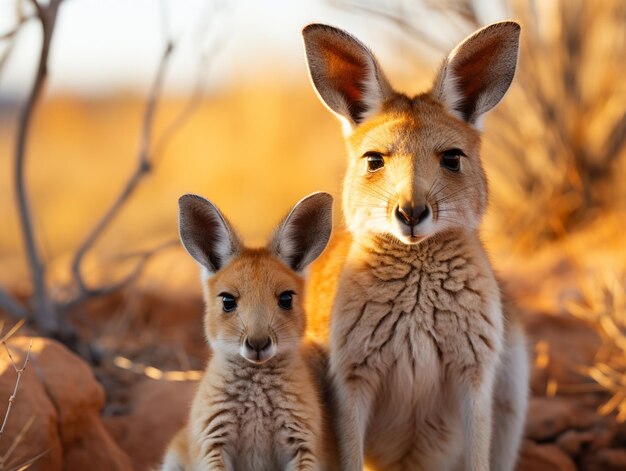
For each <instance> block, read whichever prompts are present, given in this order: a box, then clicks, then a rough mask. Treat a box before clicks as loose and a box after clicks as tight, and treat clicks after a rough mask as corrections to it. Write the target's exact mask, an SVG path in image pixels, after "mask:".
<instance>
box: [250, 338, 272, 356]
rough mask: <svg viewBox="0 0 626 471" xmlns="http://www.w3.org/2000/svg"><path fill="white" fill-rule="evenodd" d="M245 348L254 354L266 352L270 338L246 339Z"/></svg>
mask: <svg viewBox="0 0 626 471" xmlns="http://www.w3.org/2000/svg"><path fill="white" fill-rule="evenodd" d="M245 343H246V347H247V348H249V349H250V350H254V351H255V352H261V351H263V350H267V349H268V348H269V347H270V345H272V339H271V338H270V337H265V338H264V337H259V338H250V337H246V341H245Z"/></svg>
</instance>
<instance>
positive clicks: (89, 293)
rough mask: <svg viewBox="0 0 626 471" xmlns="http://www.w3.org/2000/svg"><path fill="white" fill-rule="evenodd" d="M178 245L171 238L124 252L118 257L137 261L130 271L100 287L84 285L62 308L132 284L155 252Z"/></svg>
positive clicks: (73, 305) (71, 306)
mask: <svg viewBox="0 0 626 471" xmlns="http://www.w3.org/2000/svg"><path fill="white" fill-rule="evenodd" d="M177 245H178V239H172V240H168V241H167V242H164V243H162V244H159V245H157V246H156V247H154V248H152V249H150V250H145V251H141V252H134V253H130V254H124V255H123V256H121V257H119V258H138V261H137V262H136V264H135V266H134V267H133V269H132V270H131V272H130V273H129V274H128V275H126V276H125V277H124V278H122V279H121V280H119V281H116V282H115V283H112V284H110V285H106V286H101V287H97V288H88V287H86V288H85V289H84V290H83V291H81V292H79V293H78V294H77V295H76V296H75V297H74V298H72V299H70V300H69V301H67V302H65V303H64V304H61V305H60V306H61V308H62V309H63V310H67V309H71V308H73V307H75V306H77V305H79V304H81V303H82V302H84V301H85V300H87V299H88V298H95V297H100V296H106V295H108V294H111V293H115V292H116V291H118V290H120V289H122V288H124V287H126V286H129V285H131V284H133V283H134V282H135V281H137V279H138V278H139V277H140V276H141V274H142V273H143V270H144V268H145V266H146V264H147V263H148V262H149V261H150V260H151V259H152V258H153V257H154V256H155V255H157V254H159V253H161V252H162V251H163V250H165V249H168V248H171V247H174V246H177Z"/></svg>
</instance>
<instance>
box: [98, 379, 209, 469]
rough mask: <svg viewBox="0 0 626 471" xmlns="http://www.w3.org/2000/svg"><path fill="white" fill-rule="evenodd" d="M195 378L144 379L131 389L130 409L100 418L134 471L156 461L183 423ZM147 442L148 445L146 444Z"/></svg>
mask: <svg viewBox="0 0 626 471" xmlns="http://www.w3.org/2000/svg"><path fill="white" fill-rule="evenodd" d="M197 385H198V382H197V381H165V380H152V379H145V380H143V381H141V382H139V383H138V384H137V385H136V386H134V387H133V390H132V391H131V404H130V412H129V413H128V414H126V415H120V416H114V417H108V418H106V417H105V419H104V421H105V425H106V427H107V429H108V430H109V431H110V433H111V435H112V436H113V438H114V439H115V440H116V441H117V443H119V445H120V446H121V447H122V449H124V450H125V451H126V452H127V453H128V455H129V456H131V457H132V460H133V466H134V469H135V470H136V471H144V470H148V469H151V467H153V466H155V465H156V464H158V463H159V462H160V460H161V459H162V458H163V454H164V453H165V449H166V447H167V445H168V444H169V442H170V440H171V439H172V438H173V437H174V435H175V434H176V432H177V431H178V430H179V429H180V428H181V427H182V426H183V425H184V424H185V423H186V421H187V417H188V414H189V407H190V405H191V401H192V399H193V396H194V394H195V392H196V389H197ZM146 444H149V446H146Z"/></svg>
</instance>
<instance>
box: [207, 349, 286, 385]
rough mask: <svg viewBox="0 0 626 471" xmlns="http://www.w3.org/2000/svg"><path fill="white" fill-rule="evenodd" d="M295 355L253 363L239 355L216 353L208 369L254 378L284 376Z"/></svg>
mask: <svg viewBox="0 0 626 471" xmlns="http://www.w3.org/2000/svg"><path fill="white" fill-rule="evenodd" d="M297 361H298V358H297V356H296V355H277V356H276V357H274V358H272V359H271V360H269V361H267V362H266V363H262V364H258V365H257V364H254V363H250V362H249V361H248V360H246V359H244V358H242V357H241V356H239V355H226V354H221V353H220V354H217V355H215V356H214V357H213V358H212V359H211V361H210V363H209V371H210V372H212V373H214V374H219V375H222V376H224V377H231V378H236V379H240V380H255V379H257V380H258V379H259V378H260V377H268V378H270V377H286V376H288V374H289V371H291V370H292V369H293V368H294V367H295V366H294V364H295V363H297Z"/></svg>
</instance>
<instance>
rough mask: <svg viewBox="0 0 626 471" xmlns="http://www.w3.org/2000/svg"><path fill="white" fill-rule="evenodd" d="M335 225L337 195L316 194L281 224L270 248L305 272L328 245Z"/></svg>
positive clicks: (276, 254)
mask: <svg viewBox="0 0 626 471" xmlns="http://www.w3.org/2000/svg"><path fill="white" fill-rule="evenodd" d="M332 228H333V197H332V196H330V195H329V194H328V193H313V194H311V195H309V196H307V197H305V198H303V199H302V200H300V201H299V202H298V204H296V205H295V206H294V207H293V209H292V210H291V212H290V213H289V214H288V215H287V217H286V218H285V219H284V220H283V222H281V223H280V224H279V226H278V228H277V229H276V232H275V233H274V237H272V240H271V242H270V243H269V245H268V248H269V250H270V251H271V252H272V253H273V254H274V255H275V256H277V257H278V258H280V259H281V260H282V261H283V262H285V263H286V264H287V265H288V266H289V267H290V268H291V269H293V270H295V271H301V270H303V269H304V268H305V267H306V266H307V265H308V264H309V263H311V262H312V261H313V260H315V259H316V258H317V257H319V255H320V254H321V253H322V251H323V250H324V249H325V248H326V244H328V239H329V238H330V233H331V231H332Z"/></svg>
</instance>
